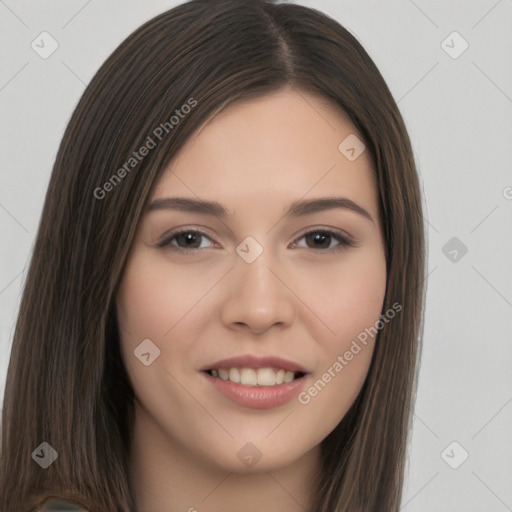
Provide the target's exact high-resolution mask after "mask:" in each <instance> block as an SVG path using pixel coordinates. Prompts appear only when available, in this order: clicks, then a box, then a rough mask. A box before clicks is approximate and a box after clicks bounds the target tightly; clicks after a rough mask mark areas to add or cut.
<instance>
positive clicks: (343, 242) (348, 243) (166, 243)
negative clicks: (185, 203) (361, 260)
mask: <svg viewBox="0 0 512 512" xmlns="http://www.w3.org/2000/svg"><path fill="white" fill-rule="evenodd" d="M183 233H193V234H196V235H201V236H204V237H206V238H208V239H210V240H211V237H210V236H209V235H208V234H207V233H205V232H204V231H201V230H198V229H188V228H180V229H177V230H175V231H172V232H171V233H169V234H168V235H167V236H166V237H165V238H164V239H163V240H161V241H160V242H158V244H157V245H156V247H159V248H162V247H169V248H171V250H173V251H175V252H177V253H181V254H195V253H196V252H197V251H201V250H203V249H200V248H193V249H185V248H183V247H178V246H177V245H172V244H171V242H172V240H174V238H175V237H176V236H178V235H181V234H183ZM313 233H317V234H318V233H320V234H323V235H327V236H331V237H333V238H335V239H336V240H337V241H338V242H339V245H337V246H335V247H332V248H330V249H313V248H309V247H302V249H310V250H312V251H314V252H317V253H332V252H334V253H337V252H340V251H343V250H345V249H346V248H347V247H356V244H355V242H354V241H353V240H352V239H351V238H349V237H347V236H345V235H342V234H341V233H339V232H337V231H332V230H330V229H312V230H310V231H306V232H305V233H303V234H302V235H300V236H299V237H298V238H296V239H295V240H294V242H293V243H294V244H295V243H296V241H298V240H301V239H302V238H304V237H305V236H307V235H310V234H313Z"/></svg>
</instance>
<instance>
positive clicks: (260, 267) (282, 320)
mask: <svg viewBox="0 0 512 512" xmlns="http://www.w3.org/2000/svg"><path fill="white" fill-rule="evenodd" d="M269 252H270V251H263V253H262V254H261V255H260V256H259V257H258V258H257V259H256V260H255V261H253V262H252V263H247V262H246V261H244V260H243V259H242V258H238V257H237V259H236V260H235V261H236V263H235V268H234V269H233V271H232V272H230V273H229V280H230V283H229V287H228V292H227V293H228V297H227V299H226V300H225V302H224V303H223V305H222V311H221V320H222V322H223V324H224V325H225V326H226V327H227V328H229V329H234V330H238V331H243V330H248V331H250V332H251V333H252V334H258V335H260V334H263V333H265V332H266V331H268V330H269V329H271V328H280V329H283V328H286V327H289V326H290V325H292V324H293V321H294V319H295V315H296V306H295V303H294V294H293V292H292V289H293V286H291V283H287V282H286V281H287V280H286V276H284V275H281V274H283V272H282V271H280V269H281V267H280V266H279V265H277V264H276V262H275V260H272V261H271V259H270V257H267V254H268V253H269Z"/></svg>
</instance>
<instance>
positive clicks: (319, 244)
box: [157, 228, 356, 254]
mask: <svg viewBox="0 0 512 512" xmlns="http://www.w3.org/2000/svg"><path fill="white" fill-rule="evenodd" d="M205 239H207V240H210V242H212V239H211V237H210V236H209V235H208V234H206V233H205V232H203V231H200V230H197V229H187V228H181V229H179V230H175V231H172V232H171V233H169V234H168V235H167V236H165V238H164V239H163V240H161V241H160V242H158V244H157V247H170V248H171V249H172V250H174V251H177V252H181V253H189V254H190V253H193V252H195V251H196V250H199V249H207V248H211V247H213V244H211V245H206V246H205V245H204V244H203V243H202V242H203V241H204V240H205ZM302 239H304V240H305V242H306V246H304V245H302V246H301V245H299V244H298V243H297V241H298V240H302ZM333 242H337V243H336V244H335V245H334V247H333V246H332V243H333ZM355 246H356V245H355V243H354V241H353V240H352V239H350V238H349V237H347V236H346V235H343V234H341V233H339V232H337V231H332V230H330V229H315V230H310V231H308V232H306V233H304V234H302V235H301V236H300V237H299V238H297V239H296V240H295V241H294V242H292V244H291V247H292V248H306V249H313V250H317V251H320V252H330V251H333V252H335V251H340V250H343V249H344V248H346V247H355Z"/></svg>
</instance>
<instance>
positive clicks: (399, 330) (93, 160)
mask: <svg viewBox="0 0 512 512" xmlns="http://www.w3.org/2000/svg"><path fill="white" fill-rule="evenodd" d="M285 86H291V87H293V88H294V90H296V91H297V92H298V93H301V92H309V93H313V94H316V95H319V96H321V97H323V98H325V99H327V100H329V101H331V102H332V103H333V104H334V105H337V106H339V107H340V108H341V109H342V110H344V111H345V112H346V113H347V114H348V116H349V118H350V119H351V122H352V123H353V124H354V126H355V127H356V129H357V130H358V131H359V133H360V134H361V135H362V136H363V137H364V143H365V145H366V148H367V150H368V151H369V152H370V154H371V157H372V159H373V164H374V168H375V177H376V183H377V188H378V190H377V193H378V198H379V210H380V217H381V220H382V229H383V235H384V237H385V249H386V261H387V288H386V296H385V300H384V305H383V311H387V310H389V309H390V308H391V307H392V305H393V304H395V303H398V304H399V305H401V306H403V310H402V311H401V313H400V314H399V315H397V316H396V317H395V318H394V319H393V321H392V322H389V323H387V324H386V325H385V327H384V328H383V329H381V330H380V331H379V333H378V338H377V341H376V346H375V351H374V355H373V359H372V363H371V366H370V369H369V373H368V376H367V379H366V381H365V383H364V385H363V388H362V389H361V392H360V393H359V395H358V397H357V399H356V401H355V403H354V404H353V406H352V407H351V409H350V410H349V412H348V413H347V414H346V415H345V417H344V418H343V420H342V421H341V422H340V424H339V425H338V426H337V427H336V429H335V430H334V431H333V432H332V433H331V434H330V435H329V436H328V437H327V438H326V439H325V440H324V442H323V443H322V457H323V471H322V476H321V478H320V481H319V482H318V486H317V492H316V495H315V496H314V506H313V509H312V512H342V511H345V512H348V511H350V512H358V511H364V512H377V511H378V512H382V511H386V512H396V511H398V510H399V504H400V500H401V493H402V484H403V473H404V463H405V460H406V453H407V451H406V447H407V441H408V432H409V430H410V427H411V417H412V406H413V400H414V394H415V387H416V375H417V363H418V360H419V355H420V346H421V335H422V331H423V303H424V292H425V290H424V278H425V275H424V274H425V269H424V260H425V254H424V252H425V249H424V230H423V217H422V204H421V194H420V187H419V180H418V175H417V171H416V168H415V163H414V159H413V154H412V149H411V144H410V140H409V137H408V134H407V131H406V128H405V125H404V122H403V119H402V117H401V115H400V113H399V111H398V108H397V105H396V103H395V101H394V99H393V97H392V95H391V93H390V91H389V89H388V87H387V86H386V83H385V81H384V79H383V77H382V76H381V74H380V73H379V71H378V69H377V67H376V66H375V64H374V63H373V61H372V60H371V58H370V57H369V56H368V54H367V53H366V51H365V50H364V49H363V47H362V46H361V45H360V44H359V42H358V41H357V40H356V39H355V38H354V37H353V36H352V35H351V34H350V33H349V32H348V31H347V30H346V29H345V28H343V27H342V26H341V25H340V24H339V23H337V22H336V21H334V20H333V19H331V18H330V17H328V16H326V15H325V14H323V13H321V12H319V11H317V10H314V9H311V8H307V7H304V6H300V5H294V4H278V3H275V2H273V1H272V0H216V1H215V2H212V1H209V0H192V1H190V2H187V3H184V4H182V5H179V6H178V7H175V8H173V9H171V10H169V11H167V12H164V13H163V14H161V15H159V16H157V17H155V18H153V19H152V20H150V21H148V22H146V23H145V24H144V25H142V26H141V27H140V28H138V29H137V30H136V31H135V32H134V33H132V34H131V35H130V36H129V37H128V38H127V39H126V40H125V41H124V42H123V43H122V44H121V45H120V46H119V47H118V48H117V49H116V50H115V51H114V52H113V53H112V55H111V56H110V57H109V58H108V59H107V60H106V62H105V63H104V64H103V65H102V66H101V68H100V69H99V71H98V72H97V73H96V75H95V76H94V78H93V80H92V81H91V83H90V85H89V86H88V87H87V88H86V90H85V92H84V94H83V96H82V98H81V99H80V101H79V103H78V105H77V107H76V109H75V111H74V113H73V115H72V117H71V120H70V122H69V124H68V126H67V129H66V131H65V134H64V136H63V139H62V143H61V145H60V148H59V151H58V154H57V157H56V161H55V164H54V168H53V172H52V175H51V180H50V184H49V187H48V191H47V195H46V199H45V203H44V207H43V211H42V215H41V221H40V225H39V230H38V233H37V237H36V241H35V246H34V250H33V256H32V260H31V263H30V268H29V271H28V275H27V279H26V283H25V287H24V291H23V296H22V301H21V306H20V311H19V316H18V319H17V324H16V329H15V333H14V339H13V345H12V353H11V358H10V363H9V368H8V375H7V382H6V388H5V395H4V410H3V417H2V432H1V434H2V436H1V454H0V456H1V458H0V510H2V511H5V512H18V511H19V512H30V511H31V510H33V509H34V508H36V507H37V506H39V505H40V504H41V503H42V502H43V501H44V500H45V499H46V498H48V497H51V496H56V497H62V498H67V499H75V500H76V501H78V502H81V503H83V504H84V506H86V507H88V508H89V510H93V511H95V512H112V511H114V510H116V511H123V512H128V511H135V503H134V497H133V495H132V490H131V489H132V485H131V480H130V473H129V465H128V452H129V446H130V432H131V426H132V424H133V389H132V388H131V385H130V383H129V380H128V377H127V374H126V371H125V368H124V366H123V365H122V363H121V361H122V358H121V352H120V345H119V336H118V330H117V320H116V316H115V309H114V307H113V305H114V301H115V296H116V292H117V288H118V285H119V281H120V279H121V276H122V272H123V268H124V265H125V262H126V259H127V254H128V252H129V250H130V247H131V245H132V242H133V239H134V234H135V232H136V229H137V225H138V222H139V219H140V218H141V215H142V213H143V210H144V207H145V205H146V202H147V200H148V198H149V195H150V193H151V191H152V189H153V187H154V185H155V183H156V181H157V180H158V178H159V175H160V173H161V171H162V170H163V169H164V168H165V167H166V165H168V163H169V161H170V159H171V158H172V157H173V155H175V154H176V153H177V151H178V150H179V149H180V148H181V147H182V146H183V145H184V143H185V142H186V141H187V140H188V139H189V137H190V136H191V135H192V134H194V132H196V131H197V129H198V128H199V127H200V126H201V125H202V124H203V123H204V122H206V121H207V120H208V119H210V118H211V116H213V115H214V114H215V113H217V112H219V111H220V110H222V109H223V108H224V107H226V106H227V105H229V104H233V103H234V102H237V101H243V100H244V99H247V98H252V97H260V96H263V95H266V94H270V93H272V92H275V91H278V90H280V89H282V88H283V87H285ZM193 102H195V104H193ZM184 105H189V108H188V109H185V108H182V107H183V106H184ZM176 110H179V111H180V112H181V114H182V115H179V113H176ZM173 115H174V117H175V118H176V119H178V117H179V121H177V122H176V119H174V120H171V116H173ZM165 123H167V124H165ZM157 127H161V138H160V139H158V141H157V140H156V138H157V137H156V135H155V129H156V128H157ZM163 127H165V130H164V128H163ZM158 133H160V132H158ZM148 137H150V138H151V139H152V140H153V141H154V143H155V147H154V148H153V149H151V150H150V151H149V152H148V153H147V154H146V155H145V156H144V157H141V158H140V159H138V158H135V157H134V156H133V155H134V153H135V152H138V151H139V149H140V148H141V147H142V146H143V145H148ZM340 142H341V141H340ZM141 153H142V152H141ZM137 154H138V155H139V156H141V155H140V154H139V153H137ZM131 159H134V160H131ZM135 160H136V161H135ZM121 169H124V171H125V172H122V170H121ZM43 442H47V443H48V444H49V445H51V446H52V447H53V448H54V449H55V450H56V452H57V453H58V459H57V460H56V462H55V463H53V464H51V465H50V466H49V467H48V468H47V469H43V468H41V467H40V466H39V465H38V464H36V463H35V462H34V460H33V457H32V454H33V452H34V450H36V448H38V447H39V446H40V445H41V443H43Z"/></svg>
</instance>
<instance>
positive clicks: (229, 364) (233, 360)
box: [201, 354, 309, 373]
mask: <svg viewBox="0 0 512 512" xmlns="http://www.w3.org/2000/svg"><path fill="white" fill-rule="evenodd" d="M219 368H278V369H280V368H282V369H283V370H287V371H290V372H301V373H309V372H308V371H307V370H306V369H305V368H304V367H302V366H301V365H300V364H298V363H295V362H294V361H289V360H287V359H282V358H280V357H274V356H254V355H250V354H247V355H241V356H236V357H230V358H228V359H222V360H220V361H216V362H215V363H211V364H208V365H206V366H204V367H203V368H201V371H205V370H217V369H219Z"/></svg>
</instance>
